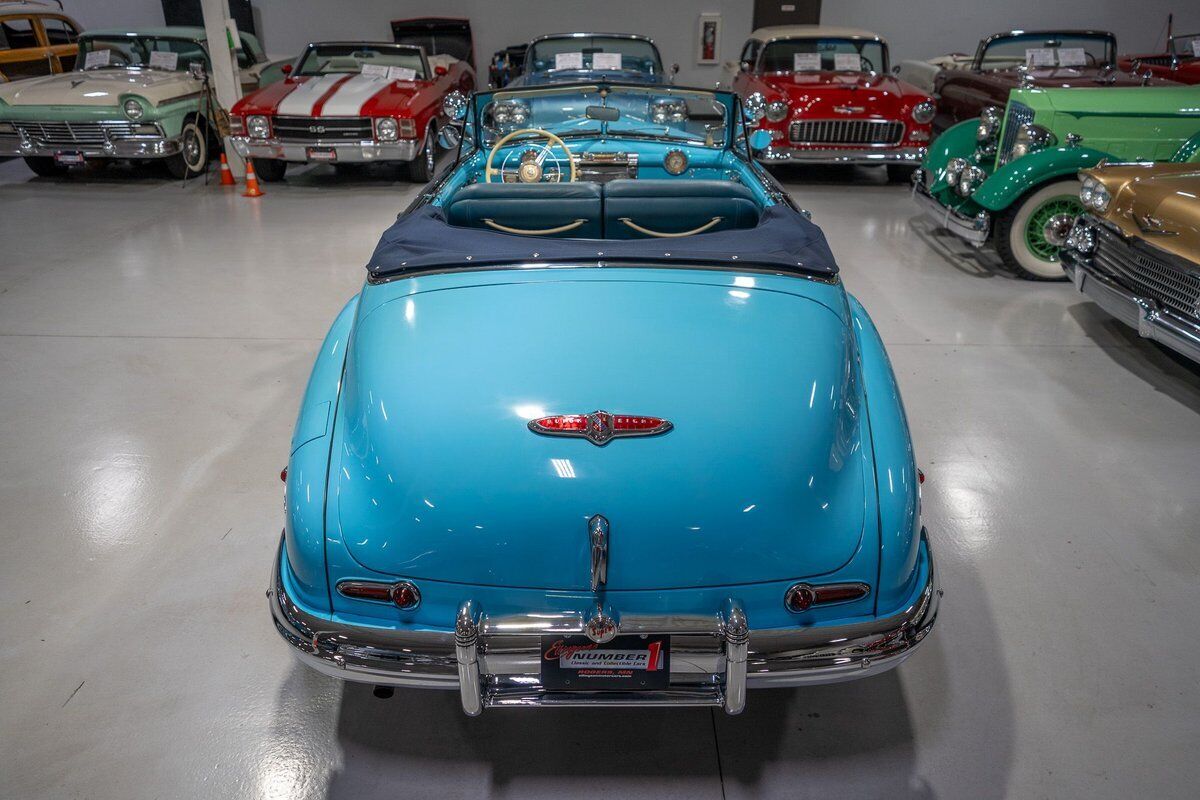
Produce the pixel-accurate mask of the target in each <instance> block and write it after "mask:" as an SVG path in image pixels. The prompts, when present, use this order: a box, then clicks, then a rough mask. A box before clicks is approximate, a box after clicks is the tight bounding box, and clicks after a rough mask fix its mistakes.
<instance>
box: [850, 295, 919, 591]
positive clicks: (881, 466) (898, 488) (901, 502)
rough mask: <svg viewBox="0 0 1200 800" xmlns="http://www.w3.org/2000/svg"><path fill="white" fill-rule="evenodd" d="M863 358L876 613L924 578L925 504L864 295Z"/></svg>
mask: <svg viewBox="0 0 1200 800" xmlns="http://www.w3.org/2000/svg"><path fill="white" fill-rule="evenodd" d="M849 301H850V312H851V314H852V316H853V320H854V323H853V324H854V333H855V335H856V336H857V337H858V345H859V353H860V356H861V359H862V376H863V388H864V390H865V395H866V398H867V402H866V409H867V423H868V425H869V428H870V432H871V443H872V447H873V449H874V453H873V455H874V463H875V486H876V493H877V495H878V499H879V580H878V591H877V592H876V594H875V613H876V615H883V614H888V613H891V612H892V611H894V610H896V608H897V607H898V606H900V605H901V604H902V603H904V601H905V600H906V599H907V598H909V597H910V596H912V593H913V591H914V590H915V582H916V580H917V578H918V574H917V573H918V570H917V555H918V552H919V550H920V544H921V506H920V493H919V492H920V490H919V482H918V479H917V466H916V461H915V459H914V456H913V448H912V436H911V434H910V433H909V429H908V419H907V417H905V414H904V403H903V402H902V401H901V399H900V389H899V387H898V386H897V385H896V376H895V374H894V373H893V372H892V364H891V361H890V360H889V359H888V356H887V352H886V351H885V350H884V348H883V341H882V340H881V339H880V338H879V332H878V331H877V330H876V329H875V323H873V322H872V321H871V318H870V316H868V315H867V312H866V310H865V309H864V308H863V307H862V304H861V303H859V302H858V299H857V298H855V297H853V296H849Z"/></svg>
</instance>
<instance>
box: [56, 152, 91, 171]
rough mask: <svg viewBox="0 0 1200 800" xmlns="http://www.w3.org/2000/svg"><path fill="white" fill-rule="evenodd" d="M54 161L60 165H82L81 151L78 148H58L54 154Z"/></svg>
mask: <svg viewBox="0 0 1200 800" xmlns="http://www.w3.org/2000/svg"><path fill="white" fill-rule="evenodd" d="M54 163H55V164H58V165H59V166H60V167H82V166H83V164H84V158H83V153H81V152H79V151H78V150H59V151H58V152H57V153H55V154H54Z"/></svg>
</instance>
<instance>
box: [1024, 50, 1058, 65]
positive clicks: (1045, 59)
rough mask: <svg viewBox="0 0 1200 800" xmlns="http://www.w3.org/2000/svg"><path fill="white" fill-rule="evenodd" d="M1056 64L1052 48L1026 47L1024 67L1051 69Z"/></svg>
mask: <svg viewBox="0 0 1200 800" xmlns="http://www.w3.org/2000/svg"><path fill="white" fill-rule="evenodd" d="M1055 63H1056V59H1055V57H1054V48H1053V47H1026V48H1025V65H1026V66H1029V67H1053V66H1054V65H1055Z"/></svg>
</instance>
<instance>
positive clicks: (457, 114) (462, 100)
mask: <svg viewBox="0 0 1200 800" xmlns="http://www.w3.org/2000/svg"><path fill="white" fill-rule="evenodd" d="M442 113H443V114H445V115H446V116H447V117H449V118H450V119H453V120H460V119H462V118H463V117H465V116H467V96H466V95H465V94H463V93H462V92H460V91H457V90H455V91H453V92H451V93H450V94H448V95H446V99H445V100H443V101H442Z"/></svg>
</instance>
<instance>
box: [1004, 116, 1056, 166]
mask: <svg viewBox="0 0 1200 800" xmlns="http://www.w3.org/2000/svg"><path fill="white" fill-rule="evenodd" d="M1057 143H1058V137H1057V136H1055V135H1054V133H1053V132H1052V131H1050V130H1049V129H1047V128H1043V127H1042V126H1041V125H1034V124H1033V123H1032V122H1027V123H1025V124H1024V125H1022V126H1021V129H1020V130H1018V131H1017V138H1016V143H1015V144H1014V145H1013V149H1012V157H1013V158H1021V157H1022V156H1027V155H1029V154H1030V153H1036V152H1037V151H1038V150H1044V149H1046V148H1047V147H1053V146H1054V145H1056V144H1057Z"/></svg>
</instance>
